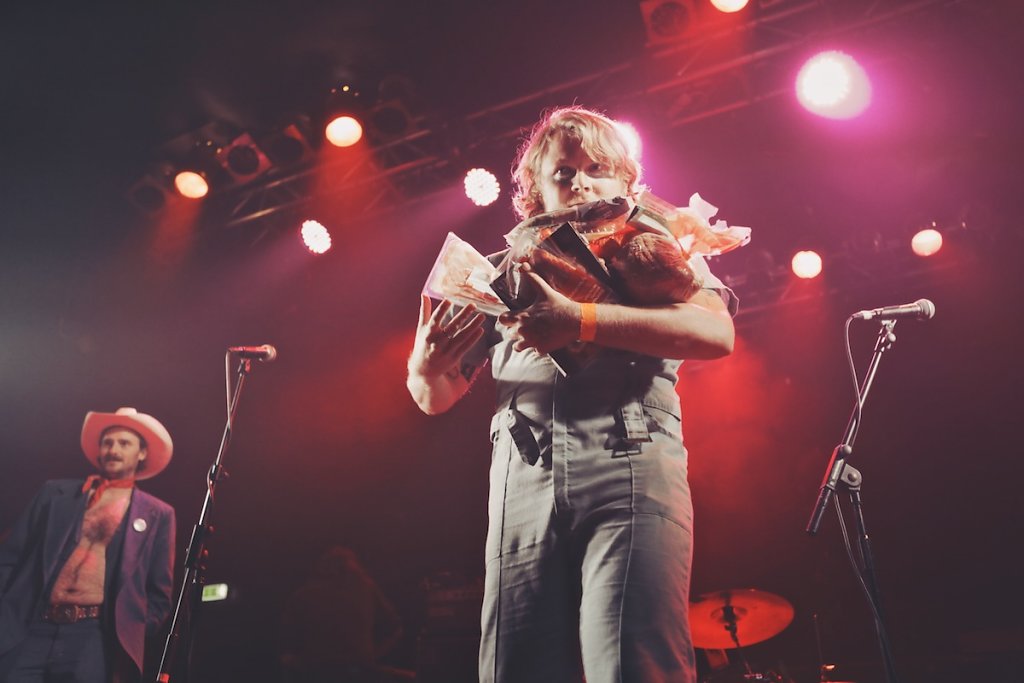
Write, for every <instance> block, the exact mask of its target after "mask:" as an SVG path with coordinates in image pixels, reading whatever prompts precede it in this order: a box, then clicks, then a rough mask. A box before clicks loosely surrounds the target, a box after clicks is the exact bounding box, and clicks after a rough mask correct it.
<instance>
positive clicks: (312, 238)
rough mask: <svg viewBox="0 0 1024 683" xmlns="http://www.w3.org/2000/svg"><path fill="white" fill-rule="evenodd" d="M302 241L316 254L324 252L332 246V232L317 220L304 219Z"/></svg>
mask: <svg viewBox="0 0 1024 683" xmlns="http://www.w3.org/2000/svg"><path fill="white" fill-rule="evenodd" d="M301 233H302V242H303V243H304V244H305V245H306V249H309V250H310V251H311V252H312V253H314V254H323V253H324V252H326V251H327V250H328V249H330V248H331V233H329V232H328V231H327V228H325V227H324V226H323V225H322V224H320V223H319V222H317V221H303V223H302V231H301Z"/></svg>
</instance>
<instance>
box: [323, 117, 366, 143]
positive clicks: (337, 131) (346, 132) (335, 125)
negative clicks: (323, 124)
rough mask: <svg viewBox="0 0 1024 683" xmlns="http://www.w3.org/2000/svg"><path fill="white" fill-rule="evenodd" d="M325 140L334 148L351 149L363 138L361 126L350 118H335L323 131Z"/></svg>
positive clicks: (353, 118) (354, 119)
mask: <svg viewBox="0 0 1024 683" xmlns="http://www.w3.org/2000/svg"><path fill="white" fill-rule="evenodd" d="M324 133H325V134H326V135H327V140H328V141H329V142H330V143H331V144H332V145H334V146H335V147H351V146H352V145H354V144H356V143H357V142H359V141H360V140H361V139H362V137H363V124H361V123H359V121H358V120H357V119H356V118H355V117H352V116H348V115H345V116H337V117H335V118H334V119H332V120H331V122H330V123H328V124H327V128H325V129H324Z"/></svg>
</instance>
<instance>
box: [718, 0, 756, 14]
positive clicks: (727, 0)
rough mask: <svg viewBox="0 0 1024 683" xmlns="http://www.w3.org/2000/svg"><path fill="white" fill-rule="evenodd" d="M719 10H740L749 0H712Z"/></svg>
mask: <svg viewBox="0 0 1024 683" xmlns="http://www.w3.org/2000/svg"><path fill="white" fill-rule="evenodd" d="M711 4H712V5H714V6H715V9H717V10H718V11H719V12H739V11H740V10H741V9H743V8H744V7H746V6H747V0H711Z"/></svg>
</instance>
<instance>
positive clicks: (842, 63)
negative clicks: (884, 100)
mask: <svg viewBox="0 0 1024 683" xmlns="http://www.w3.org/2000/svg"><path fill="white" fill-rule="evenodd" d="M796 96H797V99H798V100H799V101H800V104H802V105H803V106H804V108H806V109H807V110H808V111H810V112H812V113H814V114H817V115H818V116H824V117H826V118H830V119H851V118H853V117H855V116H858V115H859V114H861V113H862V112H863V111H864V110H865V109H867V107H868V105H869V104H871V82H870V81H869V80H868V76H867V74H866V73H865V72H864V69H863V68H861V66H860V64H858V63H857V61H856V60H855V59H854V58H853V57H851V56H850V55H848V54H846V53H844V52H839V51H836V50H831V51H828V52H821V53H818V54H817V55H815V56H814V57H811V58H810V59H809V60H807V62H805V63H804V65H803V66H802V67H801V68H800V73H798V74H797V77H796Z"/></svg>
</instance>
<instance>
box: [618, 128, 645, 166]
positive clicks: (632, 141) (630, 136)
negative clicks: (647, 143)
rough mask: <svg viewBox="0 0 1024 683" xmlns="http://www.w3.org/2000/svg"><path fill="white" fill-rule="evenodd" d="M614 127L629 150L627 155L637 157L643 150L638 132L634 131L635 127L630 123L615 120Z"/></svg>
mask: <svg viewBox="0 0 1024 683" xmlns="http://www.w3.org/2000/svg"><path fill="white" fill-rule="evenodd" d="M615 127H616V128H617V129H618V131H619V135H621V136H622V141H623V142H625V143H626V151H627V152H629V156H631V157H633V158H634V159H639V158H640V154H641V153H642V152H643V142H642V141H641V140H640V133H638V132H636V128H635V127H634V126H633V124H632V123H627V122H625V121H616V122H615Z"/></svg>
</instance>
